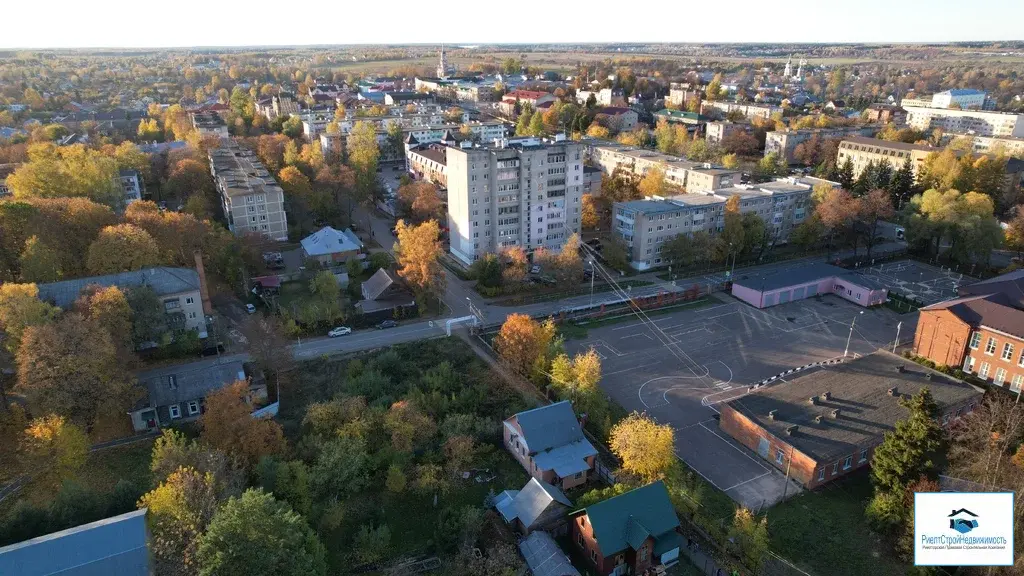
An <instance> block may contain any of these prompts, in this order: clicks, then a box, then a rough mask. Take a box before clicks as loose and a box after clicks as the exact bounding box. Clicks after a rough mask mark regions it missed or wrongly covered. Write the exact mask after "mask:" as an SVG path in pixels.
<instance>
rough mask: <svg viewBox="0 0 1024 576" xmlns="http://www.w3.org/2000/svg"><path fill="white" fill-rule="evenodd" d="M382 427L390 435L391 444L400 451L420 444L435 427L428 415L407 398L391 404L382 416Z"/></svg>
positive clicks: (431, 433)
mask: <svg viewBox="0 0 1024 576" xmlns="http://www.w3.org/2000/svg"><path fill="white" fill-rule="evenodd" d="M384 428H385V429H386V430H387V431H388V433H389V434H390V435H391V445H392V446H393V447H394V448H395V449H396V450H398V451H401V452H411V451H412V450H413V449H415V448H417V447H420V446H422V444H423V443H424V442H425V441H426V440H428V439H429V438H430V437H431V436H433V435H434V430H435V429H436V427H435V425H434V422H433V421H432V420H431V419H430V417H429V416H427V415H426V414H424V413H423V412H421V411H420V410H419V409H418V408H417V407H416V406H415V405H413V404H412V403H410V402H409V401H407V400H401V401H398V402H395V403H394V404H392V405H391V408H390V409H389V410H388V413H387V414H386V415H385V416H384Z"/></svg>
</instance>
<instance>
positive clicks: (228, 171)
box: [210, 141, 281, 196]
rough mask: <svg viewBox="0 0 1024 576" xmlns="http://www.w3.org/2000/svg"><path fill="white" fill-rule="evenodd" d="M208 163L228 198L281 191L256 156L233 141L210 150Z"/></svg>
mask: <svg viewBox="0 0 1024 576" xmlns="http://www.w3.org/2000/svg"><path fill="white" fill-rule="evenodd" d="M210 163H211V164H212V165H213V171H214V174H215V175H216V178H217V179H218V180H219V181H220V182H221V183H222V186H223V188H224V190H225V191H226V193H227V194H228V196H236V195H245V194H253V193H258V192H261V191H262V192H280V191H281V187H280V186H278V184H277V181H276V180H274V177H273V176H272V175H271V174H270V171H268V170H267V169H266V167H264V166H263V163H262V162H260V160H259V158H258V157H257V156H256V154H255V153H254V152H253V151H252V150H249V149H247V148H244V147H242V146H241V145H239V144H237V143H235V142H233V141H229V143H228V144H226V145H224V146H222V147H220V148H214V149H213V150H210Z"/></svg>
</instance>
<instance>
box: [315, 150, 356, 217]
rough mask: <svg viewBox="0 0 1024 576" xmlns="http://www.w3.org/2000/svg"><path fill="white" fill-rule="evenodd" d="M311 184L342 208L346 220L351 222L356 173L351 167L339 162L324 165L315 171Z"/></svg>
mask: <svg viewBox="0 0 1024 576" xmlns="http://www.w3.org/2000/svg"><path fill="white" fill-rule="evenodd" d="M313 185H314V186H315V187H316V188H318V189H319V190H321V191H322V192H323V194H324V195H325V196H326V197H327V198H329V199H330V200H331V201H332V202H333V203H334V206H335V207H337V208H338V209H339V210H340V209H343V208H344V209H345V211H346V212H347V214H348V222H349V223H351V222H352V211H353V209H354V194H355V185H356V175H355V172H354V171H353V170H352V169H351V168H349V167H348V166H343V165H341V164H330V165H325V166H324V167H323V168H321V169H320V170H319V171H317V173H316V177H315V178H314V181H313Z"/></svg>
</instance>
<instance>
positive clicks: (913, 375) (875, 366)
mask: <svg viewBox="0 0 1024 576" xmlns="http://www.w3.org/2000/svg"><path fill="white" fill-rule="evenodd" d="M901 366H902V367H903V371H902V372H900V371H899V370H898V369H899V367H901ZM797 374H799V375H797V376H794V377H787V378H788V382H781V383H778V384H773V385H770V386H768V387H765V388H762V389H759V390H756V391H754V392H753V393H751V394H748V395H746V396H743V397H741V398H737V399H736V400H732V401H730V402H729V407H731V408H732V409H734V410H736V411H737V412H739V413H740V414H743V415H744V416H746V417H747V418H749V419H750V420H751V421H752V422H754V423H756V424H757V425H758V426H760V427H762V428H764V429H765V430H767V431H768V432H770V433H772V434H774V435H775V436H776V437H778V438H780V439H782V440H785V441H786V442H788V443H790V444H791V445H793V447H794V448H796V449H797V450H799V451H800V452H803V453H804V454H806V455H807V456H808V457H810V458H812V459H814V460H816V461H818V462H819V463H820V462H831V461H833V460H836V459H838V458H841V457H845V456H848V455H851V454H855V453H856V452H858V451H859V450H861V449H862V448H866V447H869V446H873V445H875V444H878V443H879V442H880V441H881V439H882V436H883V435H884V434H885V433H886V432H888V431H890V430H893V429H894V428H895V426H896V422H898V421H899V420H902V419H904V418H906V417H907V414H908V412H907V409H906V408H904V407H903V406H901V405H900V403H899V401H898V398H896V397H893V396H890V395H889V393H888V390H889V389H890V388H896V391H897V393H898V394H899V395H900V396H913V395H914V394H916V393H917V392H918V391H920V390H921V389H922V388H928V390H929V391H930V392H931V394H932V397H933V398H934V399H935V402H936V403H937V404H938V405H939V407H940V409H942V408H944V407H948V406H952V405H956V404H960V403H962V402H964V401H966V400H969V399H971V398H976V399H977V401H979V402H980V401H981V395H982V390H981V389H980V388H977V387H975V386H972V385H970V384H968V383H966V382H961V381H960V380H957V379H955V378H951V377H949V376H945V375H943V374H942V373H940V372H937V371H935V370H931V369H929V368H925V367H923V366H921V365H919V364H916V363H914V362H911V361H909V360H906V359H904V358H901V357H899V356H897V355H895V354H891V353H889V352H886V351H884V350H879V351H877V352H874V353H872V354H869V355H867V356H863V357H861V358H858V359H856V360H850V361H847V362H843V363H840V364H833V365H830V366H828V367H821V368H815V369H811V370H808V371H806V372H802V373H797ZM929 375H930V378H929ZM825 392H829V393H830V395H831V397H830V399H828V400H824V399H822V396H823V394H824V393H825ZM812 396H817V397H818V400H817V403H816V404H811V402H810V398H811V397H812ZM834 409H839V415H838V417H836V418H833V417H832V416H831V413H832V411H833V410H834ZM772 410H775V411H776V413H775V418H774V419H772V418H770V417H769V416H768V413H769V412H770V411H772ZM815 416H822V420H821V422H815ZM794 425H796V426H797V430H796V431H795V432H793V433H792V434H791V435H787V434H786V429H787V428H789V427H790V426H794Z"/></svg>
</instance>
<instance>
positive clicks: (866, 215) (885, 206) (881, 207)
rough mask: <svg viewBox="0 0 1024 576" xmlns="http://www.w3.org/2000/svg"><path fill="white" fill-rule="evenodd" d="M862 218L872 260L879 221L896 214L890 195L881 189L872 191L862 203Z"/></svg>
mask: <svg viewBox="0 0 1024 576" xmlns="http://www.w3.org/2000/svg"><path fill="white" fill-rule="evenodd" d="M860 208H861V209H860V213H859V215H860V218H861V220H863V222H864V224H865V225H866V226H867V229H868V256H867V257H868V259H869V260H870V259H871V247H872V245H873V244H874V240H875V233H876V232H877V230H878V221H879V220H887V219H889V218H892V217H893V216H894V215H895V214H896V210H895V209H893V207H892V200H891V199H890V197H889V193H888V192H886V191H885V190H882V189H881V188H879V189H875V190H872V191H871V192H868V193H867V195H865V196H864V197H863V198H862V199H861V202H860Z"/></svg>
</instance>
